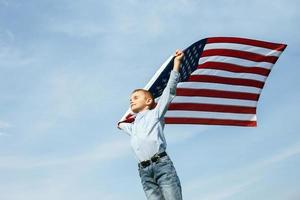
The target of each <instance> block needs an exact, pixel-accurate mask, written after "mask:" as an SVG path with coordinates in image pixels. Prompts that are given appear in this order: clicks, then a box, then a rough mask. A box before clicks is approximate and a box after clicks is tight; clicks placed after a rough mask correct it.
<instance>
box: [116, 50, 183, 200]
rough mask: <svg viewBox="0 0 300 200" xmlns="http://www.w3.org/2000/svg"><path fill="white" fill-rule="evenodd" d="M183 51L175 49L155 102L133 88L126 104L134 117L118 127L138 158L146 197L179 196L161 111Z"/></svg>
mask: <svg viewBox="0 0 300 200" xmlns="http://www.w3.org/2000/svg"><path fill="white" fill-rule="evenodd" d="M182 58H183V52H182V51H180V50H177V51H176V52H175V58H174V67H173V70H172V71H171V74H170V78H169V81H168V84H167V86H166V88H165V89H164V91H163V93H162V95H161V97H160V99H159V101H158V102H157V105H156V106H155V102H154V98H153V96H152V94H151V93H150V92H149V91H147V90H143V89H137V90H134V91H133V93H132V94H131V97H130V107H131V110H132V111H133V112H134V113H137V115H136V117H135V121H134V123H133V124H131V123H120V124H119V125H118V127H119V128H120V129H122V130H123V131H125V132H126V133H128V134H129V135H130V136H131V146H132V148H133V150H134V152H135V154H136V157H137V159H138V160H139V164H138V167H139V174H140V177H141V182H142V185H143V189H144V191H145V194H146V196H147V199H148V200H181V199H182V193H181V185H180V181H179V178H178V176H177V173H176V171H175V168H174V166H173V163H172V161H171V159H170V158H169V156H168V155H167V153H166V146H167V143H166V140H165V137H164V133H163V129H164V115H165V113H166V112H167V109H168V105H169V104H170V102H171V101H172V99H173V98H174V96H175V92H176V85H177V83H178V81H179V69H180V65H181V61H182Z"/></svg>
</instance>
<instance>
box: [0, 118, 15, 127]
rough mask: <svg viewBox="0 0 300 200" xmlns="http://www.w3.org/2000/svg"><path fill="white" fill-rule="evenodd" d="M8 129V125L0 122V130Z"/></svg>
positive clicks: (9, 125)
mask: <svg viewBox="0 0 300 200" xmlns="http://www.w3.org/2000/svg"><path fill="white" fill-rule="evenodd" d="M10 127H12V125H11V124H10V123H8V122H5V121H1V120H0V129H5V128H10Z"/></svg>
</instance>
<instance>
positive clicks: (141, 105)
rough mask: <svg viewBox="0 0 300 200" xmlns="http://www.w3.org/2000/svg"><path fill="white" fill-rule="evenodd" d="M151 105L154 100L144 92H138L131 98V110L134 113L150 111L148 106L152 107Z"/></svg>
mask: <svg viewBox="0 0 300 200" xmlns="http://www.w3.org/2000/svg"><path fill="white" fill-rule="evenodd" d="M151 103H152V99H151V98H149V97H148V96H147V95H146V94H145V92H143V91H136V92H134V93H132V94H131V96H130V108H131V110H132V112H134V113H138V112H141V111H143V110H146V109H148V106H150V105H151Z"/></svg>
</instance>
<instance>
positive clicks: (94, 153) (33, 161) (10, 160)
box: [0, 139, 130, 169]
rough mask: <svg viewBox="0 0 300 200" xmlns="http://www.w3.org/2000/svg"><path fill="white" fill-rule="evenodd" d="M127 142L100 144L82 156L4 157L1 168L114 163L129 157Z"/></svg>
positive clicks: (114, 141)
mask: <svg viewBox="0 0 300 200" xmlns="http://www.w3.org/2000/svg"><path fill="white" fill-rule="evenodd" d="M129 152H130V151H129V146H128V141H127V140H122V139H118V140H113V141H110V142H105V143H103V144H99V145H98V146H96V147H94V148H92V149H90V150H89V151H87V152H82V153H81V154H76V155H70V156H64V157H59V156H58V157H56V158H46V157H44V156H43V157H26V156H24V155H22V156H6V157H5V156H2V157H1V158H0V168H2V169H34V168H41V167H42V168H45V167H68V166H73V165H76V166H78V165H80V166H82V167H85V166H88V165H90V164H91V163H95V162H96V163H101V162H108V163H109V162H112V161H114V160H115V159H119V158H121V157H124V156H127V155H128V154H129Z"/></svg>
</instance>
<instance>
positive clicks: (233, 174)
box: [184, 144, 300, 200]
mask: <svg viewBox="0 0 300 200" xmlns="http://www.w3.org/2000/svg"><path fill="white" fill-rule="evenodd" d="M299 154H300V144H295V145H291V146H289V147H287V148H285V149H283V150H281V151H280V152H278V153H277V154H274V155H271V156H270V157H268V158H265V159H264V160H260V161H257V162H256V163H253V164H252V165H248V166H246V167H242V168H237V169H234V170H232V171H227V172H224V173H223V174H216V175H215V176H214V177H210V178H209V179H205V180H203V179H197V178H196V179H194V180H190V181H188V182H187V183H186V184H185V187H184V190H185V191H186V193H189V196H197V198H199V199H207V200H223V199H224V200H225V199H230V197H231V196H233V195H235V194H237V193H239V192H241V191H243V190H245V189H247V187H248V186H250V185H252V184H254V183H256V182H259V180H260V179H262V178H263V177H264V173H265V170H266V169H270V167H271V166H272V165H274V164H276V163H278V162H284V161H286V160H287V159H289V158H291V157H293V156H296V155H299ZM249 180H250V181H249ZM200 197H201V198H200ZM197 198H195V200H196V199H197Z"/></svg>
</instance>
